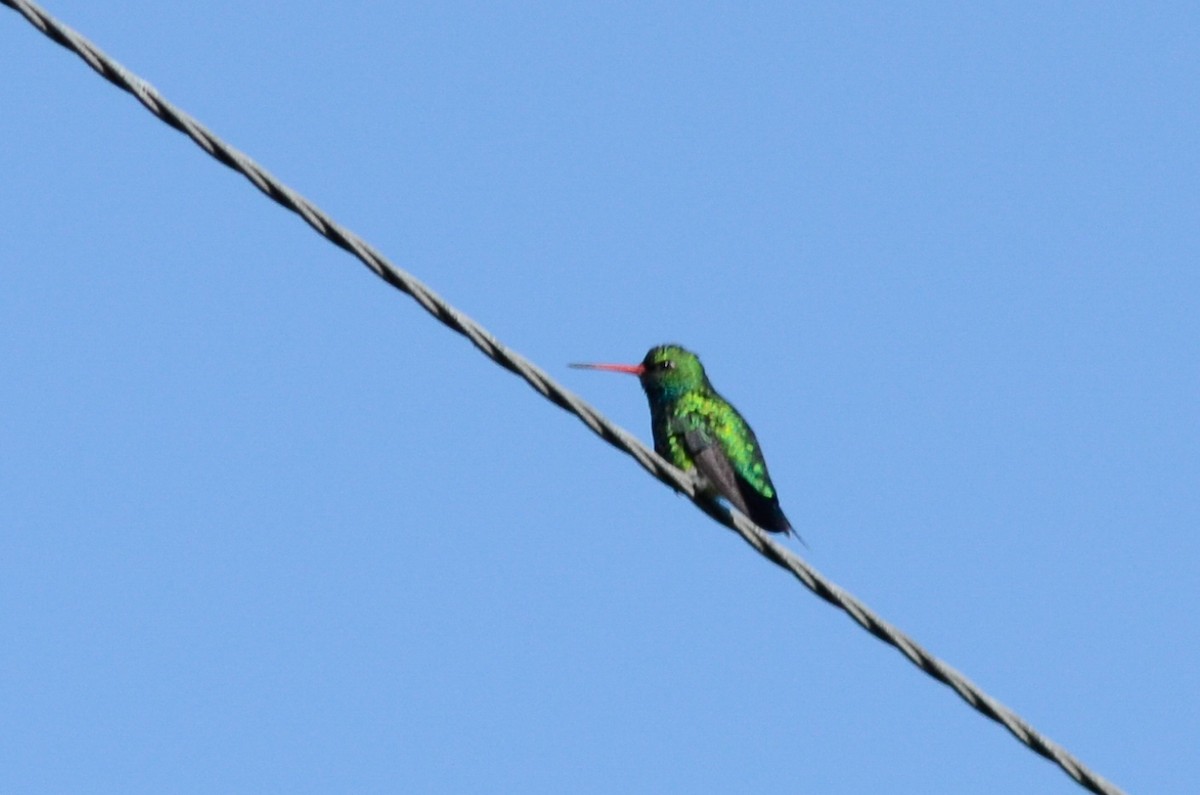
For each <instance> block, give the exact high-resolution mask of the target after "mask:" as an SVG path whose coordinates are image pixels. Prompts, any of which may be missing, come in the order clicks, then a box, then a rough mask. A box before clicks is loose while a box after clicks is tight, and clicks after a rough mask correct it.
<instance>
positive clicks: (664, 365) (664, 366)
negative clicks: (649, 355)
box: [658, 359, 675, 370]
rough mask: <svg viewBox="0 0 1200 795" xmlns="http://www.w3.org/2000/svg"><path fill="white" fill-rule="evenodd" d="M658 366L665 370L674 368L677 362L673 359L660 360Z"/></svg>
mask: <svg viewBox="0 0 1200 795" xmlns="http://www.w3.org/2000/svg"><path fill="white" fill-rule="evenodd" d="M658 366H659V367H661V368H662V369H663V370H674V369H675V362H674V361H673V360H671V359H667V360H666V361H663V362H659V365H658Z"/></svg>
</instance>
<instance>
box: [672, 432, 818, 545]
mask: <svg viewBox="0 0 1200 795" xmlns="http://www.w3.org/2000/svg"><path fill="white" fill-rule="evenodd" d="M683 443H684V446H685V447H686V448H687V451H688V452H689V453H690V454H691V456H692V460H693V461H694V462H695V463H696V469H697V470H698V471H699V472H700V474H702V475H704V477H705V478H707V479H708V482H709V483H711V484H712V487H713V488H714V489H716V490H717V493H718V494H720V495H721V496H722V497H724V498H725V499H727V500H729V504H730V505H732V506H733V507H734V508H737V509H738V510H739V511H741V512H742V513H744V514H745V515H746V516H748V517H750V519H751V520H753V521H754V523H755V524H757V525H759V526H760V527H762V528H763V529H764V530H770V531H771V532H773V533H788V532H790V533H791V534H792V535H795V536H796V538H800V536H799V534H797V533H796V531H795V530H793V529H792V525H791V522H789V521H788V519H787V517H786V516H784V515H783V510H782V509H781V508H780V507H779V498H778V496H776V495H775V494H774V493H772V495H771V496H770V497H765V496H763V495H762V494H761V493H760V492H759V491H758V490H757V489H755V488H754V485H753V484H751V483H750V482H749V481H747V480H746V479H744V478H743V477H742V476H741V475H739V474H738V473H737V470H735V469H734V468H733V464H732V463H730V461H729V458H728V457H727V456H726V455H725V453H724V452H723V451H722V450H721V446H720V445H719V444H717V442H716V441H715V440H713V439H712V438H711V437H710V436H709V435H708V434H707V433H706V432H705V431H704V430H702V429H699V428H693V429H691V430H688V431H685V432H684V434H683ZM773 491H774V490H773V489H772V492H773ZM800 540H801V542H803V539H800Z"/></svg>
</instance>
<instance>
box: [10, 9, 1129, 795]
mask: <svg viewBox="0 0 1200 795" xmlns="http://www.w3.org/2000/svg"><path fill="white" fill-rule="evenodd" d="M0 3H2V4H3V5H6V6H9V7H10V8H13V9H15V10H16V11H17V12H19V13H20V14H21V15H22V16H24V17H25V18H26V19H27V20H28V21H29V22H30V23H31V24H32V25H33V26H34V27H36V28H37V29H38V30H39V31H41V32H42V33H43V34H44V35H46V36H47V37H49V38H50V39H52V40H53V41H55V42H57V43H58V44H60V45H62V46H63V47H65V48H67V49H68V50H70V51H72V52H74V53H75V54H77V55H78V56H79V57H81V58H82V59H83V60H84V61H86V62H87V64H88V66H90V67H91V68H92V69H94V70H95V71H96V72H97V73H99V74H100V76H101V77H103V78H105V79H106V80H108V81H109V82H110V83H112V84H114V85H116V86H117V87H118V88H121V89H123V90H125V91H127V92H129V93H130V94H133V95H134V96H135V97H136V98H137V99H138V101H139V102H141V103H142V104H143V105H144V106H145V107H146V109H147V110H149V111H150V112H151V113H153V114H154V115H155V116H156V117H158V118H159V119H161V120H162V121H163V122H166V123H167V124H169V125H170V126H172V127H174V128H175V129H176V130H179V131H180V132H182V133H183V134H184V135H186V136H188V137H189V138H191V139H192V140H193V141H194V142H195V143H196V144H197V145H198V146H199V147H200V148H201V149H203V150H204V151H205V152H207V153H208V154H209V155H211V156H212V157H213V158H215V159H216V160H217V161H219V162H221V163H223V164H224V165H226V166H228V167H229V168H232V169H233V170H234V171H237V172H238V173H240V174H242V175H243V176H245V177H246V179H248V180H250V182H251V183H253V184H254V186H255V187H256V188H258V189H259V190H260V191H262V192H263V193H265V194H266V195H267V196H269V197H270V198H271V199H273V200H274V201H276V202H277V203H279V204H281V205H282V206H284V207H286V208H287V209H289V210H291V211H292V212H295V213H296V214H298V215H299V216H300V217H301V218H303V219H304V221H305V223H307V224H308V225H309V226H311V227H312V228H313V229H314V230H315V231H316V232H317V233H318V234H320V235H321V236H322V237H325V238H326V239H328V240H329V241H330V242H332V243H333V244H334V245H336V246H338V247H340V248H342V249H345V250H346V251H348V252H350V253H351V254H353V255H354V257H356V258H357V259H358V260H359V261H360V262H362V263H363V264H364V265H366V266H367V267H368V268H370V269H371V270H372V271H374V272H375V273H376V274H377V275H378V276H379V277H380V278H382V279H383V280H384V281H385V282H387V283H388V284H390V285H392V286H393V287H395V288H396V289H398V290H400V291H401V292H404V293H407V294H408V295H410V296H411V297H412V298H413V299H414V300H415V301H416V302H417V303H418V304H420V305H421V307H422V308H424V309H425V311H426V312H428V313H429V314H431V315H433V316H434V318H436V319H437V320H438V321H440V322H441V323H443V324H444V325H446V326H447V327H449V328H451V329H453V330H454V331H457V332H458V333H459V334H462V335H463V336H465V337H466V338H467V339H468V340H470V341H471V344H473V345H474V346H475V347H476V348H478V349H479V350H480V352H482V353H483V354H484V355H485V356H487V357H488V358H489V359H491V360H492V361H494V362H495V363H496V364H499V365H500V366H501V367H503V368H505V369H506V370H509V371H510V372H512V373H514V374H516V375H517V376H519V377H520V378H521V379H523V380H524V381H525V382H526V383H528V384H529V385H530V386H531V387H533V389H535V390H536V391H537V392H538V394H540V395H542V397H544V398H546V399H547V400H549V401H550V402H551V403H553V404H554V405H556V406H558V407H559V408H562V409H563V410H565V411H568V412H570V413H571V414H573V415H575V416H576V417H578V418H579V419H580V421H582V422H583V424H584V425H586V426H587V427H588V428H589V429H590V430H591V431H592V432H593V433H595V434H596V435H597V436H599V437H600V438H601V439H603V440H604V441H606V442H608V443H609V444H610V445H612V446H613V447H616V448H617V449H618V450H620V451H622V452H624V453H627V454H628V455H630V456H632V457H633V459H634V460H635V461H637V463H638V464H640V465H641V466H642V468H643V469H645V470H646V471H647V472H649V473H650V474H651V475H652V476H654V477H655V478H657V479H658V480H659V481H661V482H662V483H664V484H666V485H667V486H669V487H670V488H672V489H674V490H675V491H677V492H680V493H682V494H684V495H686V496H687V497H688V498H689V499H690V500H691V501H692V502H693V503H695V504H696V506H697V507H698V508H700V510H702V511H703V512H704V513H706V514H708V516H710V517H711V518H712V519H713V520H715V521H717V522H719V523H721V524H723V525H725V526H726V527H728V528H730V529H732V530H734V531H735V532H736V533H737V534H738V535H740V536H741V537H742V539H743V540H744V541H745V542H746V543H747V544H749V545H750V546H751V547H753V548H754V549H755V550H756V551H757V552H758V553H759V554H761V555H762V556H763V557H765V558H766V559H767V560H769V561H771V562H772V563H774V564H775V565H777V566H779V567H781V568H783V569H785V570H786V571H788V572H789V573H791V574H792V576H794V577H795V578H796V579H797V580H799V581H800V582H801V583H802V584H803V585H804V586H805V587H806V588H808V589H809V590H810V591H812V592H813V593H814V594H816V595H817V596H819V597H820V598H822V599H824V600H825V601H826V602H828V603H829V604H831V605H833V606H835V607H838V608H840V609H841V610H843V611H845V612H846V614H847V615H849V616H850V618H852V619H853V620H854V621H855V622H856V623H857V624H858V625H859V626H861V627H862V628H863V629H865V630H866V631H867V632H870V633H871V634H872V635H874V636H875V637H876V638H878V639H879V640H881V641H883V642H884V643H887V644H888V645H890V646H893V647H895V648H896V649H897V650H898V651H899V652H900V653H901V654H903V655H904V656H905V657H906V658H908V660H909V661H910V662H912V663H913V664H914V665H916V666H917V667H918V668H920V669H921V670H922V671H924V672H925V673H926V674H928V675H929V676H931V677H933V678H934V679H936V680H937V681H939V682H941V683H942V684H945V685H947V686H948V687H950V688H951V689H952V690H954V692H955V693H957V694H958V695H959V696H960V697H961V698H962V699H963V700H964V701H965V702H967V704H969V705H970V706H972V707H973V708H975V709H976V710H977V711H979V712H980V713H981V714H983V715H986V716H987V717H989V718H991V719H992V720H994V721H996V722H998V723H1000V724H1001V725H1003V726H1004V727H1005V728H1006V729H1008V731H1009V732H1011V733H1012V735H1013V736H1014V737H1016V738H1017V740H1019V741H1020V742H1021V743H1023V744H1024V745H1025V746H1027V747H1028V748H1029V749H1030V750H1032V751H1034V752H1036V753H1038V754H1040V755H1041V756H1043V757H1045V758H1046V759H1049V760H1050V761H1051V762H1053V763H1054V764H1056V765H1058V767H1060V768H1061V769H1062V770H1063V772H1065V773H1066V774H1067V775H1068V776H1070V777H1071V778H1072V779H1073V780H1074V781H1076V782H1077V783H1078V784H1080V785H1081V786H1083V787H1084V788H1085V789H1087V790H1089V791H1091V792H1095V793H1099V795H1124V793H1123V792H1122V790H1120V789H1118V788H1117V787H1116V785H1114V784H1112V783H1111V782H1109V781H1107V780H1106V779H1104V778H1103V777H1101V776H1100V775H1098V774H1096V773H1094V772H1092V771H1091V770H1089V769H1088V768H1087V767H1086V766H1085V765H1084V764H1083V763H1082V762H1081V761H1079V760H1078V759H1076V758H1075V757H1074V756H1073V755H1072V754H1070V753H1069V752H1068V751H1067V750H1066V749H1065V748H1063V747H1062V746H1060V745H1058V744H1057V743H1055V742H1054V741H1052V740H1050V739H1049V738H1047V737H1045V736H1044V735H1042V734H1041V733H1039V732H1038V731H1036V730H1035V729H1034V728H1033V727H1032V726H1030V725H1029V724H1028V723H1026V722H1025V721H1024V720H1023V719H1022V718H1021V717H1020V716H1018V715H1017V714H1016V713H1014V712H1013V711H1012V710H1010V709H1008V708H1007V707H1005V706H1004V705H1003V704H1001V703H1000V702H999V701H996V700H995V699H993V698H992V697H991V696H989V695H987V694H986V693H984V692H983V691H982V690H980V689H979V688H978V687H976V686H975V685H974V684H972V683H971V682H970V680H968V679H967V678H966V677H965V676H963V675H962V674H961V673H959V672H958V671H956V670H955V669H954V668H952V667H950V666H949V665H947V664H946V663H944V662H942V661H941V660H939V659H938V658H937V657H934V656H933V655H932V654H930V653H929V652H928V651H926V650H925V649H923V648H922V647H921V646H920V645H918V644H917V642H916V641H914V640H913V639H912V638H910V637H908V636H907V635H905V634H904V633H903V632H901V631H900V630H898V629H897V628H896V627H894V626H892V625H891V624H889V623H888V622H886V621H884V620H883V619H882V618H880V617H879V616H877V615H875V613H874V612H872V611H871V609H870V608H868V607H867V606H866V605H865V604H863V603H862V602H860V601H859V600H858V599H856V598H855V597H853V596H851V595H850V594H849V593H847V592H846V591H844V590H842V589H841V588H839V587H838V586H837V585H835V584H833V583H832V582H830V581H828V580H827V579H825V577H824V576H822V575H821V574H820V573H818V572H817V570H816V569H814V568H813V567H812V566H810V565H809V564H808V563H806V562H804V561H803V560H801V559H800V558H798V557H796V556H795V555H794V554H793V553H792V552H791V551H789V550H787V549H786V548H784V547H781V546H779V544H777V543H776V542H775V541H774V540H773V539H771V538H770V537H769V536H768V535H767V533H766V531H764V530H763V529H762V528H760V527H758V526H757V525H755V524H754V523H753V522H751V521H750V520H749V519H747V518H746V517H745V516H742V515H741V514H739V513H736V512H729V511H727V510H726V509H725V508H723V507H722V506H721V505H719V504H718V503H716V502H713V501H711V500H710V499H709V498H707V497H705V496H704V495H703V494H702V493H700V492H699V491H698V490H697V489H696V484H695V483H694V482H693V480H692V479H691V477H689V476H688V475H687V474H685V473H684V472H682V471H680V470H678V469H676V468H675V467H673V466H672V465H671V464H669V463H667V461H666V460H665V459H663V458H661V457H660V456H659V455H658V454H656V453H655V452H654V451H653V450H651V449H649V448H648V447H646V446H645V445H644V444H642V443H641V442H640V441H639V440H638V439H637V438H636V437H634V436H633V435H631V434H630V433H629V432H627V431H625V430H624V429H623V428H621V427H620V426H618V425H615V424H613V423H612V422H610V421H609V420H608V419H606V418H605V417H604V416H602V415H601V414H600V413H599V412H598V411H597V410H596V409H594V408H592V407H591V406H590V405H588V404H587V403H586V402H584V401H583V400H582V399H581V398H580V397H579V396H577V395H575V394H574V393H572V392H570V391H569V390H567V389H565V388H563V387H562V386H560V385H559V384H558V383H557V382H555V381H554V379H552V378H551V377H550V376H549V375H547V374H546V373H545V372H544V371H543V370H542V369H540V368H539V367H537V366H536V365H534V364H533V363H532V362H530V361H529V360H528V359H526V358H525V357H523V356H521V355H520V354H518V353H516V352H515V351H512V350H510V349H509V348H507V347H505V346H504V345H502V344H501V343H500V342H499V341H498V340H497V339H496V338H495V337H493V336H492V335H491V333H490V332H488V331H487V330H486V329H485V328H483V327H482V326H480V325H479V324H478V323H476V322H475V321H474V320H472V319H471V318H469V317H467V316H466V315H464V314H463V313H461V312H459V311H458V310H457V309H455V308H454V307H453V306H451V305H450V304H449V303H447V302H446V301H445V300H444V299H443V298H441V297H440V296H438V295H437V294H436V293H435V292H433V290H431V289H430V288H429V287H427V286H426V285H425V284H423V283H422V282H421V281H420V280H418V279H417V278H416V277H414V276H412V275H411V274H409V273H407V272H406V271H404V270H402V269H400V268H398V267H396V266H395V265H393V264H392V263H391V262H389V261H388V260H387V259H386V258H385V257H384V256H383V255H382V254H380V253H379V252H378V251H376V250H375V249H374V248H372V247H371V246H370V245H368V244H367V243H366V242H365V241H363V240H362V239H361V238H360V237H358V235H356V234H354V233H353V232H351V231H350V230H349V229H347V228H345V227H343V226H341V225H340V224H338V223H337V222H336V221H334V220H333V219H332V218H330V217H329V216H328V215H326V214H325V213H324V212H323V211H322V210H321V209H320V208H318V207H317V206H316V205H314V204H313V203H312V202H310V201H308V200H307V199H305V198H304V197H303V196H301V195H300V194H298V193H296V192H295V191H294V190H292V189H291V188H289V187H288V186H287V185H285V184H283V183H282V182H280V181H279V180H277V179H276V178H275V177H273V176H271V174H270V173H268V172H267V171H266V170H265V169H263V168H262V167H261V166H259V165H258V164H257V163H255V162H254V161H253V160H251V159H250V158H249V157H248V156H246V155H245V154H244V153H243V152H241V151H239V150H237V149H235V148H234V147H232V146H230V145H229V144H226V143H225V142H224V141H222V140H221V139H220V138H219V137H217V136H216V135H215V134H214V133H213V132H211V131H210V130H209V129H208V128H207V127H205V126H204V125H203V124H201V123H200V122H199V121H197V120H196V119H195V118H193V117H192V116H191V115H189V114H187V113H185V112H184V111H182V110H180V109H179V108H177V107H175V106H174V105H172V104H171V103H170V102H168V101H167V100H166V99H164V98H163V97H162V95H161V94H159V93H158V91H156V90H155V89H154V88H153V87H152V86H151V85H150V84H149V83H147V82H146V81H145V80H143V79H141V78H140V77H138V76H137V75H134V74H132V73H131V72H129V71H128V70H126V69H125V68H124V67H123V66H121V65H120V64H119V63H117V62H116V61H114V60H113V59H112V58H110V57H109V56H107V55H106V54H105V53H103V52H102V51H100V50H99V49H98V48H97V47H96V46H95V45H93V44H92V43H91V42H89V41H88V40H87V39H85V38H84V37H83V36H81V35H80V34H79V33H77V32H76V31H74V30H72V29H71V28H69V27H67V26H66V25H63V24H62V23H60V22H58V21H57V20H55V19H54V18H53V17H51V16H50V15H49V14H48V13H46V11H44V10H43V9H42V8H41V7H39V6H38V5H36V4H35V3H32V2H29V0H0Z"/></svg>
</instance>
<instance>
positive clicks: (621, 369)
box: [568, 364, 646, 376]
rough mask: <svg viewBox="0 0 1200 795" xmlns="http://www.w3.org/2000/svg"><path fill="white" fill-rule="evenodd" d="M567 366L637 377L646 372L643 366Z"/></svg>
mask: <svg viewBox="0 0 1200 795" xmlns="http://www.w3.org/2000/svg"><path fill="white" fill-rule="evenodd" d="M568 366H570V367H574V368H575V369H576V370H608V371H610V372H613V373H629V374H630V375H637V376H640V375H641V374H642V373H644V372H646V365H644V364H572V365H568Z"/></svg>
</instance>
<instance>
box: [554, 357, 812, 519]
mask: <svg viewBox="0 0 1200 795" xmlns="http://www.w3.org/2000/svg"><path fill="white" fill-rule="evenodd" d="M577 366H582V367H589V368H593V369H602V370H616V371H618V372H626V373H631V374H634V375H637V376H638V378H639V379H640V380H641V382H642V388H643V389H644V390H645V392H646V398H647V399H648V400H649V401H650V427H651V431H652V433H653V434H654V449H655V450H656V451H657V452H658V454H659V455H661V456H662V457H663V458H666V459H667V460H668V461H670V462H671V463H672V464H674V465H675V466H677V467H679V468H680V469H683V470H688V471H692V470H694V471H696V472H699V473H700V474H701V475H702V476H703V477H704V481H705V484H706V486H707V488H708V489H709V490H710V491H711V493H713V494H714V495H715V496H721V497H724V498H725V499H726V500H728V501H729V503H730V504H731V505H733V506H734V507H735V508H737V509H738V510H739V511H741V512H742V513H744V514H746V515H747V516H749V517H750V518H751V519H753V520H754V522H755V523H756V524H758V525H759V526H761V527H763V528H765V529H767V530H771V531H773V532H780V533H782V532H789V531H790V532H792V533H793V534H794V533H795V531H794V530H792V526H791V524H790V523H789V522H788V520H787V517H786V516H784V515H783V511H782V510H781V509H780V507H779V497H778V495H777V494H776V492H775V486H774V484H772V483H771V476H770V475H769V474H767V464H766V461H765V460H764V459H763V454H762V448H761V447H760V446H759V444H758V439H757V438H756V437H755V436H754V431H753V430H751V428H750V426H749V425H748V424H747V423H746V421H745V420H744V419H742V415H741V414H739V413H738V411H737V409H735V408H734V407H733V406H732V405H730V403H729V401H727V400H725V399H724V398H722V397H721V396H720V395H719V394H717V391H716V390H715V389H713V386H712V384H711V383H709V380H708V376H707V375H705V373H704V367H703V366H702V365H701V364H700V359H699V358H698V357H697V356H696V354H694V353H692V352H691V351H688V350H686V349H684V348H682V347H680V346H678V345H660V346H658V347H656V348H651V349H650V352H649V353H647V354H646V358H644V359H643V360H642V363H641V364H639V365H577ZM797 538H799V536H797Z"/></svg>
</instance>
